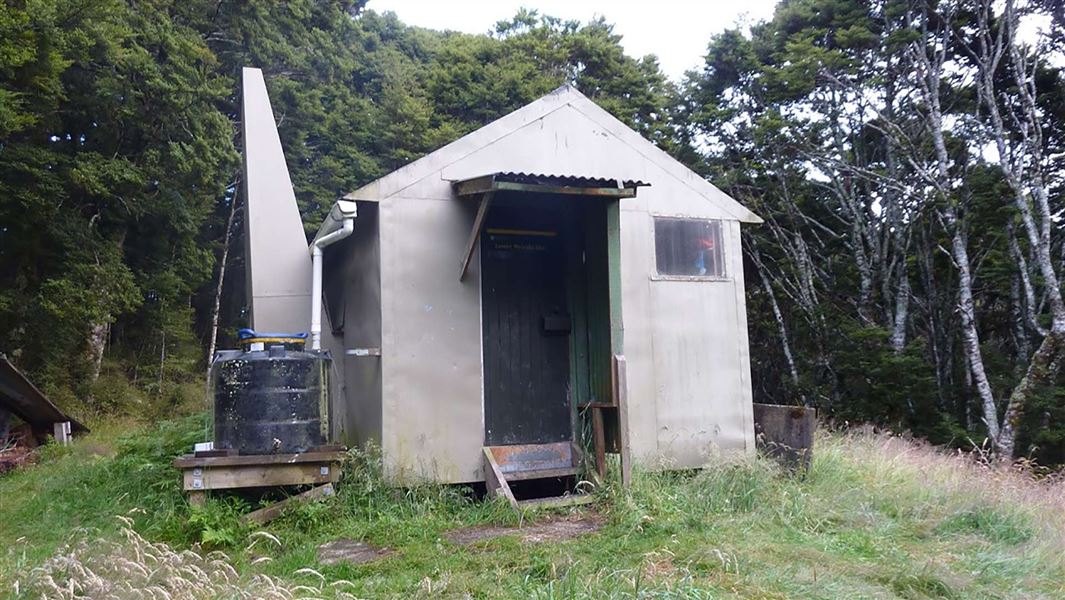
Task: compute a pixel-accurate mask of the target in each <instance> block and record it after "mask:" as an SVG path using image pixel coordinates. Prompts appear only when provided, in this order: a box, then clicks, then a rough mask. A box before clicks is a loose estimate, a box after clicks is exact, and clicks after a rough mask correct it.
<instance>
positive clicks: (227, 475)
mask: <svg viewBox="0 0 1065 600" xmlns="http://www.w3.org/2000/svg"><path fill="white" fill-rule="evenodd" d="M222 458H225V457H222ZM182 471H183V476H184V486H183V487H184V489H185V490H187V491H188V490H224V489H234V488H249V487H276V486H282V485H320V484H323V483H336V482H337V481H338V480H339V479H340V468H339V465H338V464H337V463H299V464H290V465H240V466H225V467H190V468H186V469H183V470H182Z"/></svg>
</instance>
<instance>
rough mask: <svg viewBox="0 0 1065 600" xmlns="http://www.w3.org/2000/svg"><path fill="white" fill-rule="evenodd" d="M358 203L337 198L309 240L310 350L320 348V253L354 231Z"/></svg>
mask: <svg viewBox="0 0 1065 600" xmlns="http://www.w3.org/2000/svg"><path fill="white" fill-rule="evenodd" d="M357 215H358V205H357V204H355V203H354V202H349V201H346V200H338V201H337V203H336V204H334V205H333V208H332V209H331V210H330V211H329V215H328V216H327V217H326V221H325V222H324V223H322V227H321V228H320V229H319V230H318V235H316V236H314V241H313V242H311V247H310V251H311V350H321V349H322V253H323V249H324V248H325V247H326V246H329V245H331V244H335V243H336V242H339V241H340V240H342V239H344V238H346V237H348V236H349V235H351V234H352V233H354V232H355V217H356V216H357Z"/></svg>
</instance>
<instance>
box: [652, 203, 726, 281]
mask: <svg viewBox="0 0 1065 600" xmlns="http://www.w3.org/2000/svg"><path fill="white" fill-rule="evenodd" d="M649 214H650V215H651V219H650V221H651V262H652V263H653V266H652V271H651V276H650V279H651V281H699V282H721V281H732V269H730V268H729V255H730V253H729V250H728V248H727V246H728V243H727V239H728V225H727V223H728V221H727V220H726V219H721V218H714V217H697V216H692V215H681V214H672V213H649ZM658 219H672V220H675V221H694V222H700V223H701V222H705V221H716V222H717V223H718V227H719V228H720V232H721V246H722V247H721V269H722V270H723V271H724V273H722V274H721V275H668V274H664V273H660V272H659V271H658V238H657V237H656V235H655V230H656V221H657V220H658Z"/></svg>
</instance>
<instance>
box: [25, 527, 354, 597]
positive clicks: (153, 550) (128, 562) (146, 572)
mask: <svg viewBox="0 0 1065 600" xmlns="http://www.w3.org/2000/svg"><path fill="white" fill-rule="evenodd" d="M121 519H122V520H123V525H122V528H121V534H122V537H121V538H120V539H119V540H100V539H94V536H93V535H92V534H91V532H89V531H81V532H79V533H78V534H76V535H75V539H74V540H72V541H71V543H70V544H68V545H67V546H65V547H63V548H62V549H60V550H59V551H58V552H56V554H55V555H54V556H52V557H51V558H50V559H48V560H47V561H46V562H45V563H44V564H43V565H42V566H40V567H37V568H35V569H32V570H31V571H30V572H29V573H28V574H27V575H26V577H24V578H23V579H16V580H15V582H14V586H13V591H14V597H15V598H19V599H21V598H25V599H27V600H28V599H30V598H33V599H38V598H47V599H57V600H81V599H86V600H89V599H91V600H134V599H142V598H143V599H152V600H204V599H209V598H210V599H214V598H225V599H231V600H243V599H248V600H251V599H264V600H296V599H308V598H320V597H323V596H324V595H328V596H329V597H331V598H340V599H353V598H355V596H352V595H351V594H348V593H347V592H344V591H343V590H340V589H336V588H338V587H341V585H343V584H347V585H351V584H350V583H349V582H346V581H345V582H333V584H332V585H329V584H326V583H325V579H324V578H323V577H321V575H318V584H317V585H293V584H287V583H284V582H282V581H281V580H279V579H277V578H274V577H270V576H268V575H264V574H255V575H250V576H241V575H240V574H238V573H237V571H236V570H235V569H234V568H233V567H232V565H231V564H230V561H229V557H228V556H227V555H226V554H224V553H222V552H217V551H216V552H209V553H206V554H201V553H199V552H195V551H193V550H177V549H174V548H172V547H170V546H168V545H167V544H163V543H152V542H149V541H148V540H146V539H144V538H143V537H141V536H140V535H139V534H137V532H135V531H133V529H131V527H132V521H130V520H129V519H127V518H125V517H121ZM306 571H311V570H310V569H307V570H306ZM312 572H313V571H312ZM315 573H316V572H315ZM327 588H329V589H327Z"/></svg>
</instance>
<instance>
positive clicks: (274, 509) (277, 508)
mask: <svg viewBox="0 0 1065 600" xmlns="http://www.w3.org/2000/svg"><path fill="white" fill-rule="evenodd" d="M334 494H336V490H334V489H333V484H331V483H327V484H325V485H320V486H318V487H313V488H311V489H309V490H307V491H306V492H303V493H302V494H296V495H295V496H290V497H288V498H285V499H284V500H282V501H280V502H275V503H273V504H271V505H270V506H267V507H266V508H260V509H259V510H257V511H254V512H250V513H248V514H246V515H244V516H243V517H241V519H240V520H241V522H242V523H244V524H245V525H252V524H255V525H262V524H264V523H269V522H270V521H273V520H274V519H276V518H278V517H280V516H281V514H282V513H283V512H285V510H286V509H288V508H290V507H292V506H295V505H297V504H301V503H303V502H309V501H311V500H320V499H322V498H328V497H329V496H332V495H334Z"/></svg>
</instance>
